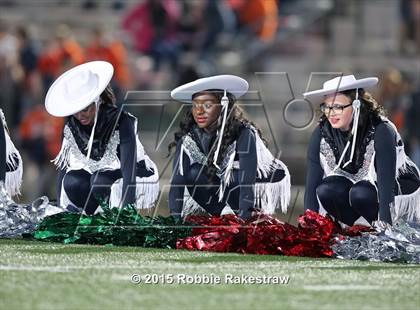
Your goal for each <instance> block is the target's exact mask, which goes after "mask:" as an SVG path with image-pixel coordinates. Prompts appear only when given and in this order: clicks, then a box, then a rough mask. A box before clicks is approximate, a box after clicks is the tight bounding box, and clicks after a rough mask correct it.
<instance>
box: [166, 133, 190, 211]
mask: <svg viewBox="0 0 420 310" xmlns="http://www.w3.org/2000/svg"><path fill="white" fill-rule="evenodd" d="M181 145H182V139H181V140H179V141H178V144H177V146H176V152H175V156H174V161H173V166H172V167H173V168H172V180H171V187H170V189H169V211H170V213H171V215H172V216H174V217H180V216H181V213H182V207H183V205H184V190H185V185H187V184H185V178H184V176H182V175H181V174H180V173H179V156H180V154H181ZM182 164H183V169H184V172H186V171H188V167H189V166H190V159H189V157H188V156H187V154H185V153H184V154H183V160H182Z"/></svg>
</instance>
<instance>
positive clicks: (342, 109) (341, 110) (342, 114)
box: [323, 93, 353, 131]
mask: <svg viewBox="0 0 420 310" xmlns="http://www.w3.org/2000/svg"><path fill="white" fill-rule="evenodd" d="M349 104H350V98H349V97H347V96H346V95H343V94H340V93H337V94H333V95H329V96H327V97H326V98H325V100H324V107H323V108H324V113H325V116H326V117H327V118H328V121H329V122H330V124H331V127H333V128H336V129H340V130H346V131H347V130H349V129H350V124H351V121H352V118H353V115H352V112H353V108H352V106H351V105H350V106H349Z"/></svg>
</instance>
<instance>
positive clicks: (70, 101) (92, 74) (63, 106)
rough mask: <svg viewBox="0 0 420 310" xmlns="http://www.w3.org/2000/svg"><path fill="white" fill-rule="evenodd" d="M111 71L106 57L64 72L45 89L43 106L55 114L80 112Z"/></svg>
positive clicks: (97, 91)
mask: <svg viewBox="0 0 420 310" xmlns="http://www.w3.org/2000/svg"><path fill="white" fill-rule="evenodd" d="M113 74H114V68H113V67H112V65H111V64H110V63H109V62H106V61H91V62H87V63H84V64H81V65H78V66H76V67H74V68H72V69H70V70H68V71H66V72H64V73H63V74H62V75H60V77H58V78H57V80H55V82H54V83H53V84H52V85H51V87H50V89H49V90H48V92H47V97H46V98H45V108H46V110H47V111H48V113H50V114H51V115H53V116H58V117H65V116H69V115H73V114H75V113H77V112H80V111H81V110H83V109H85V108H86V107H88V106H89V105H90V104H92V103H93V102H95V101H96V100H97V99H98V97H99V96H100V95H101V94H102V92H103V91H104V90H105V88H106V87H107V85H108V84H109V82H110V81H111V78H112V75H113Z"/></svg>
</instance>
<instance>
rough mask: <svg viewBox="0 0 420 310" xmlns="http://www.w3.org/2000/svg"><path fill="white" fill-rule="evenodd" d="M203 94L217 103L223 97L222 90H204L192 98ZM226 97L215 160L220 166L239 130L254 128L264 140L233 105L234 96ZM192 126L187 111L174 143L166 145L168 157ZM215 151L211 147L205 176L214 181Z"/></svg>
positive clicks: (238, 107)
mask: <svg viewBox="0 0 420 310" xmlns="http://www.w3.org/2000/svg"><path fill="white" fill-rule="evenodd" d="M203 93H211V94H212V95H214V96H215V97H216V100H217V101H218V102H220V101H221V99H222V97H223V95H224V91H223V90H220V89H211V90H206V91H204V92H200V93H196V94H194V95H193V99H194V97H196V96H198V95H201V94H203ZM227 97H228V99H229V105H228V116H227V119H226V127H225V130H224V132H223V137H222V143H221V147H220V152H219V157H218V159H217V163H218V164H220V162H221V161H222V156H223V155H224V153H225V152H226V150H227V148H228V147H229V145H231V144H232V143H233V142H234V141H235V140H237V139H238V138H239V135H240V133H241V130H242V129H243V128H244V127H250V126H252V127H254V128H255V129H256V130H257V132H258V134H259V136H260V137H261V138H262V139H263V141H264V142H265V140H264V138H263V137H262V134H261V130H260V129H259V128H258V127H257V126H256V125H255V124H254V123H253V122H252V121H250V120H249V119H248V117H247V116H246V113H245V111H244V110H243V109H242V108H241V107H240V106H238V105H236V104H235V102H236V98H235V96H234V95H232V94H231V93H227ZM193 126H195V121H194V118H193V115H192V112H191V109H188V110H187V111H186V113H185V115H184V119H183V120H182V121H181V122H180V124H179V128H180V130H178V131H177V132H175V134H174V141H172V142H171V143H170V144H169V145H168V151H169V154H168V156H169V155H170V154H171V150H172V148H174V147H176V145H177V143H178V141H179V140H180V139H181V138H182V137H183V136H185V135H186V134H188V133H189V132H190V131H191V130H192V128H193ZM215 150H216V147H215V145H213V146H212V147H211V149H210V152H209V154H208V157H207V175H208V176H209V178H210V180H213V179H214V176H215V174H216V171H217V168H216V167H215V166H214V165H213V157H214V153H215Z"/></svg>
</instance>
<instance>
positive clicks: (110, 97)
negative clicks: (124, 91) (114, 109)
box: [101, 84, 117, 106]
mask: <svg viewBox="0 0 420 310" xmlns="http://www.w3.org/2000/svg"><path fill="white" fill-rule="evenodd" d="M101 99H102V103H103V104H107V105H111V106H116V104H117V99H116V98H115V94H114V91H113V90H112V87H111V84H108V86H107V87H106V88H105V90H104V91H103V92H102V94H101Z"/></svg>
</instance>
